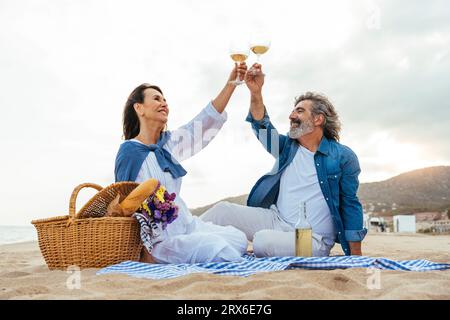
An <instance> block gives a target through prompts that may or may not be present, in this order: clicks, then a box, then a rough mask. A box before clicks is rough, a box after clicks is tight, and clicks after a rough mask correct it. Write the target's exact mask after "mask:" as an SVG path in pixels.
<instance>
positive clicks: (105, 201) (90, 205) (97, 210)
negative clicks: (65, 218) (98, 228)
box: [69, 181, 139, 219]
mask: <svg viewBox="0 0 450 320" xmlns="http://www.w3.org/2000/svg"><path fill="white" fill-rule="evenodd" d="M138 185H139V183H137V182H132V181H123V182H116V183H113V184H111V185H109V186H107V187H106V188H103V189H101V190H99V192H98V193H97V194H96V195H94V196H93V197H92V198H91V199H90V200H89V201H88V202H87V203H86V204H85V205H84V206H83V207H82V208H81V209H80V211H78V213H76V214H75V212H76V211H75V202H76V197H77V194H78V192H79V190H81V188H80V189H78V192H76V193H75V191H77V188H78V187H77V188H76V189H75V190H74V193H73V194H72V198H71V205H70V211H69V214H70V216H71V217H74V218H79V219H82V218H99V217H103V216H104V215H105V214H106V212H107V209H108V205H109V204H110V203H111V201H112V200H114V199H115V198H116V197H117V195H118V194H119V195H120V200H119V201H122V200H123V199H125V198H126V197H127V196H128V194H129V193H130V192H131V191H133V189H135V188H136V187H137V186H138ZM87 186H89V185H87ZM91 187H92V186H91ZM100 188H101V187H100ZM97 189H98V188H97Z"/></svg>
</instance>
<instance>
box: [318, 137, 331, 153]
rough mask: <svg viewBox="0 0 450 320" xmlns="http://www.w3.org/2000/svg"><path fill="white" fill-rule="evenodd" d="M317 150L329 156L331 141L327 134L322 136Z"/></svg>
mask: <svg viewBox="0 0 450 320" xmlns="http://www.w3.org/2000/svg"><path fill="white" fill-rule="evenodd" d="M317 151H318V152H320V153H322V154H324V155H326V156H328V153H329V151H330V141H329V140H328V139H327V138H326V137H325V136H323V137H322V140H321V141H320V144H319V148H318V149H317Z"/></svg>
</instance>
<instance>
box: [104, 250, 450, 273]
mask: <svg viewBox="0 0 450 320" xmlns="http://www.w3.org/2000/svg"><path fill="white" fill-rule="evenodd" d="M300 268H301V269H317V270H331V269H348V268H376V269H381V270H400V271H435V270H446V269H450V264H447V263H435V262H431V261H428V260H404V261H394V260H390V259H386V258H371V257H362V256H333V257H309V258H303V257H269V258H255V257H254V256H253V255H244V261H242V262H209V263H195V264H148V263H141V262H135V261H125V262H122V263H119V264H116V265H112V266H109V267H106V268H103V269H101V270H99V271H98V272H97V275H102V274H111V273H121V274H127V275H129V276H132V277H138V278H148V279H170V278H176V277H181V276H184V275H188V274H193V273H212V274H220V275H228V276H241V277H247V276H250V275H252V274H255V273H259V272H271V271H280V270H289V269H300Z"/></svg>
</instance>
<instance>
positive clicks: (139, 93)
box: [123, 83, 163, 140]
mask: <svg viewBox="0 0 450 320" xmlns="http://www.w3.org/2000/svg"><path fill="white" fill-rule="evenodd" d="M146 89H155V90H156V91H158V92H159V93H161V94H163V92H162V91H161V89H160V88H159V87H158V86H153V85H150V84H148V83H143V84H141V85H140V86H138V87H137V88H135V89H134V90H133V91H132V92H131V93H130V95H129V96H128V100H127V102H126V103H125V108H124V109H123V136H124V138H125V140H130V139H133V138H134V137H136V136H137V135H138V134H139V130H140V126H139V118H138V115H137V113H136V110H134V104H135V103H144V91H145V90H146Z"/></svg>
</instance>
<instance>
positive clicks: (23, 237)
mask: <svg viewBox="0 0 450 320" xmlns="http://www.w3.org/2000/svg"><path fill="white" fill-rule="evenodd" d="M27 241H37V231H36V228H35V227H34V226H1V225H0V245H2V244H11V243H18V242H27Z"/></svg>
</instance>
